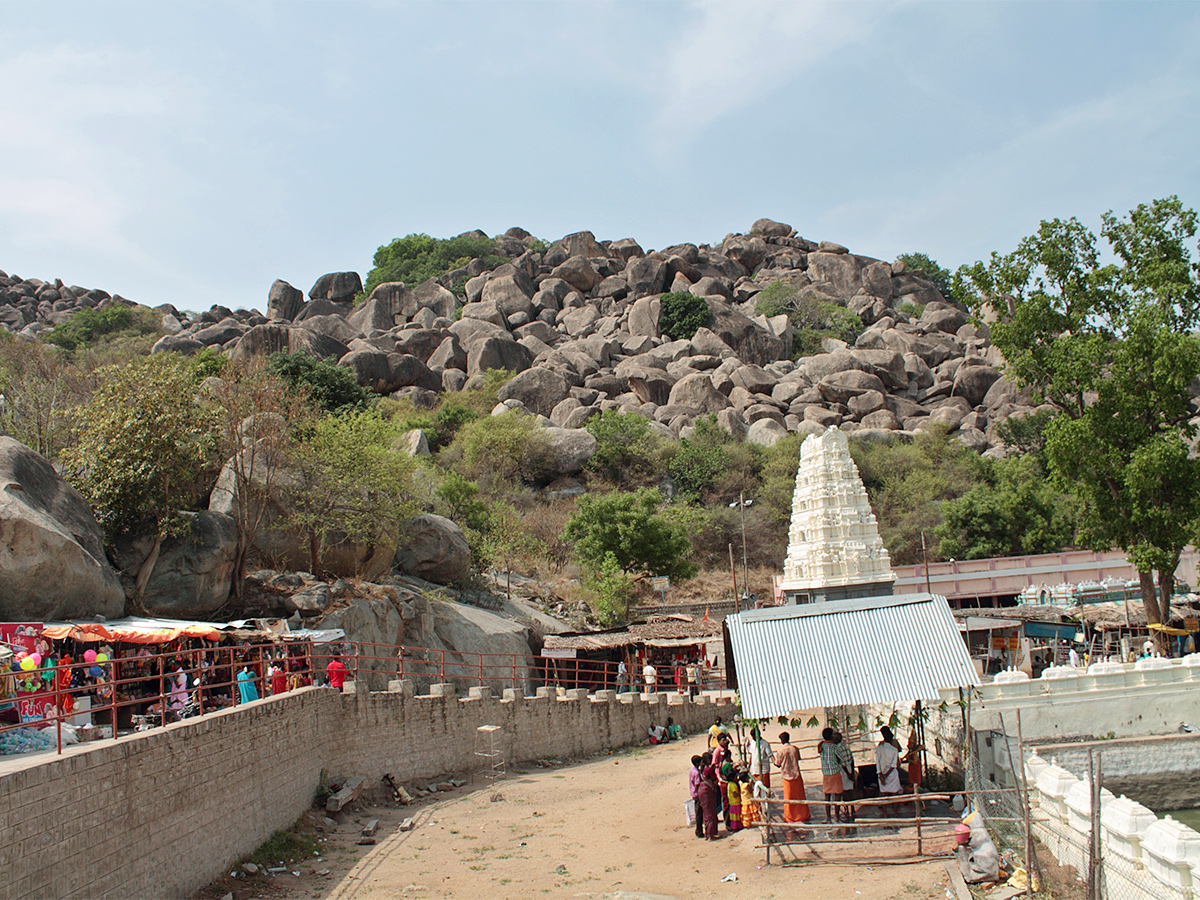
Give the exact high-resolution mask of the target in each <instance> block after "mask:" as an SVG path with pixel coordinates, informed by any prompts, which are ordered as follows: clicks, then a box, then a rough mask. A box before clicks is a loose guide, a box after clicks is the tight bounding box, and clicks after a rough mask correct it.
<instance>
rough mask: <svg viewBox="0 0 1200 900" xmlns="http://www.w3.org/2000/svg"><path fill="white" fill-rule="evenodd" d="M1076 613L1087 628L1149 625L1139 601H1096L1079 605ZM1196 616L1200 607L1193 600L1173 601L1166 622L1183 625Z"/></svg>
mask: <svg viewBox="0 0 1200 900" xmlns="http://www.w3.org/2000/svg"><path fill="white" fill-rule="evenodd" d="M1078 615H1079V617H1080V619H1081V620H1082V621H1083V622H1085V623H1086V624H1087V625H1088V627H1089V628H1092V629H1094V630H1096V631H1124V630H1135V631H1146V630H1148V627H1149V626H1148V625H1147V622H1146V610H1145V608H1144V607H1143V606H1142V604H1140V603H1129V604H1124V603H1097V604H1094V605H1091V606H1085V607H1080V609H1079V611H1078ZM1198 617H1200V608H1198V607H1197V602H1196V601H1195V600H1189V601H1188V602H1187V603H1173V604H1171V616H1170V619H1169V620H1168V621H1167V624H1168V625H1170V626H1173V627H1176V628H1178V627H1181V626H1182V625H1183V623H1184V620H1185V619H1195V618H1198Z"/></svg>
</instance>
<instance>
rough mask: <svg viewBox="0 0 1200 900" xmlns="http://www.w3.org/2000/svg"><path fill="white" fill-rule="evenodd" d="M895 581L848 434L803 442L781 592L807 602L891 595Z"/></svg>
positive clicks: (818, 436) (832, 429) (833, 433)
mask: <svg viewBox="0 0 1200 900" xmlns="http://www.w3.org/2000/svg"><path fill="white" fill-rule="evenodd" d="M895 580H896V576H895V573H893V572H892V566H891V560H890V559H889V557H888V552H887V549H886V548H885V547H884V546H883V540H882V539H881V538H880V537H879V526H878V525H877V523H876V521H875V514H874V513H873V512H871V504H870V503H869V502H868V501H867V491H866V489H865V488H864V487H863V483H862V478H861V476H860V475H859V474H858V467H857V466H855V465H854V460H853V459H851V458H850V448H849V445H848V444H847V443H846V435H845V434H843V433H842V432H841V431H839V430H838V429H837V428H836V427H830V428H828V429H826V430H825V431H824V432H823V433H821V434H814V435H810V436H809V437H807V438H805V439H804V443H803V444H801V445H800V467H799V469H798V470H797V472H796V492H795V494H794V496H793V499H792V521H791V525H790V527H789V528H788V553H787V559H786V560H784V563H783V581H782V582H781V583H780V589H781V590H782V591H783V593H784V595H785V596H790V597H795V598H796V599H797V600H798V601H800V602H810V601H811V600H813V599H816V598H817V597H818V596H827V597H828V598H829V599H834V597H835V596H837V595H838V594H839V593H840V594H846V595H848V596H867V595H869V594H871V593H889V594H890V593H891V585H892V582H893V581H895ZM830 589H835V590H834V591H832V592H831V591H830ZM836 589H843V590H842V591H840V592H839V591H836Z"/></svg>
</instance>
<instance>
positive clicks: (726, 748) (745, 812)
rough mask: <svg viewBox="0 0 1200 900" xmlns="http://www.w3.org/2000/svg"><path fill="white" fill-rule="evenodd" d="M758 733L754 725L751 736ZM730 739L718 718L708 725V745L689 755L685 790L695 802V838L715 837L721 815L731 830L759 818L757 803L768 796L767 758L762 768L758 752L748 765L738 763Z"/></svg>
mask: <svg viewBox="0 0 1200 900" xmlns="http://www.w3.org/2000/svg"><path fill="white" fill-rule="evenodd" d="M757 737H758V730H757V729H754V731H753V732H752V740H754V739H756V738H757ZM731 743H732V738H731V736H730V734H729V731H728V729H727V728H726V727H725V726H724V724H723V723H722V722H721V719H720V718H718V719H717V720H716V722H715V723H714V724H713V726H712V728H711V729H709V749H708V750H707V751H706V752H704V753H702V754H700V755H697V756H693V757H692V769H691V771H690V772H689V773H688V790H689V792H690V793H691V797H692V801H693V803H694V812H695V820H696V837H697V838H704V839H706V840H710V841H714V840H716V839H717V837H718V834H717V831H718V828H719V822H720V818H721V816H722V815H723V816H724V819H725V827H726V829H727V830H728V831H729V832H731V833H732V832H735V831H740V830H741V829H743V828H749V827H750V826H752V825H756V824H758V822H759V821H761V818H762V811H761V807H760V806H759V803H760V802H761V801H762V800H765V799H766V798H767V797H768V796H770V793H769V791H770V786H771V776H770V763H769V761H768V762H767V764H766V767H765V770H764V766H763V763H762V758H761V755H756V756H754V757H752V758H751V759H750V761H749V763H748V764H747V765H743V764H740V763H737V762H735V761H734V759H733V750H732V747H731ZM764 743H765V742H764ZM754 750H755V751H757V750H758V748H757V747H755V748H754ZM756 760H757V763H756ZM755 769H757V770H758V771H757V772H755V771H754V770H755Z"/></svg>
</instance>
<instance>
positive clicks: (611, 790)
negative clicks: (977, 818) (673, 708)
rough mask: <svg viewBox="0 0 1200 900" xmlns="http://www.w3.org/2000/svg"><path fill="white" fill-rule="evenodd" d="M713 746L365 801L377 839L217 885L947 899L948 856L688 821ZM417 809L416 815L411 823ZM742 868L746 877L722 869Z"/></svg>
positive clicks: (414, 892) (360, 815)
mask: <svg viewBox="0 0 1200 900" xmlns="http://www.w3.org/2000/svg"><path fill="white" fill-rule="evenodd" d="M704 745H705V741H704V738H703V737H702V736H696V737H692V738H689V739H686V740H684V741H682V742H680V743H672V744H669V745H667V746H664V747H647V748H639V749H633V750H630V751H626V752H623V753H615V754H613V755H611V756H606V757H601V758H598V759H594V760H590V761H588V762H584V763H580V764H576V765H570V766H563V767H557V768H549V769H538V768H533V769H531V770H529V771H524V770H522V771H519V772H510V773H509V777H508V779H507V780H505V781H503V782H500V783H498V784H497V785H496V786H495V787H491V786H488V785H487V784H485V783H479V782H478V781H477V782H476V783H475V784H473V785H469V786H468V787H466V788H463V789H461V790H460V791H458V792H456V793H454V794H451V795H448V796H447V795H440V796H439V798H438V799H437V800H436V801H433V800H430V801H428V802H426V803H424V804H423V805H418V806H415V807H414V806H409V807H405V808H400V809H397V808H392V807H390V806H382V805H380V806H376V807H374V808H369V809H366V808H364V809H362V810H359V811H358V812H357V813H356V814H355V815H354V817H353V819H356V820H358V822H362V821H365V820H366V819H368V818H378V819H379V821H380V830H379V836H378V843H377V844H375V845H374V846H368V847H359V846H356V845H355V843H354V841H355V838H357V836H358V830H359V828H360V827H361V826H360V825H359V824H356V822H355V821H354V820H352V819H351V818H346V819H345V821H344V822H343V824H342V825H341V826H340V827H339V828H338V833H337V834H336V835H334V836H332V837H327V838H326V840H325V841H324V842H323V843H322V844H321V848H322V859H320V860H307V861H305V862H304V863H303V864H299V865H289V866H288V870H289V871H288V872H285V873H280V874H278V875H276V876H273V877H272V879H271V882H272V883H271V884H270V885H266V884H261V883H259V884H257V885H255V886H254V889H252V890H238V889H237V885H236V884H234V885H232V886H224V887H223V888H222V886H219V885H214V886H213V887H212V888H210V890H213V889H216V890H222V892H223V891H224V890H230V889H231V887H232V888H233V893H234V896H235V898H236V900H242V898H243V897H250V896H257V897H263V896H272V897H279V898H294V900H299V898H329V900H351V898H352V900H382V898H389V900H390V898H396V897H402V898H414V900H418V898H444V897H455V898H479V897H487V898H514V900H516V898H528V897H534V896H549V897H589V898H591V897H595V898H599V897H605V896H609V895H613V894H615V893H617V892H623V893H624V895H625V896H630V895H635V896H636V895H638V894H642V895H645V894H650V895H661V896H663V897H686V898H706V897H720V898H743V897H744V898H754V900H764V898H771V897H776V898H793V897H812V898H825V897H846V898H850V900H871V898H879V900H892V898H914V900H915V898H936V900H941V898H944V896H945V885H946V883H947V879H946V873H945V871H944V869H943V867H942V865H941V863H938V862H925V863H918V864H913V865H874V866H865V865H859V866H848V865H841V866H838V865H806V866H789V867H784V866H779V865H772V866H770V867H767V866H765V865H763V861H764V853H763V851H762V850H760V849H756V848H755V844H757V843H758V842H759V840H760V832H759V830H758V829H752V830H750V831H743V832H739V833H737V834H734V835H731V836H728V837H724V838H723V839H722V840H720V841H717V842H712V843H710V842H706V841H700V840H697V839H696V837H695V835H694V834H693V831H692V829H691V828H690V827H689V826H687V825H686V824H685V820H684V811H683V802H684V800H685V799H686V798H687V771H688V768H689V767H690V759H691V756H692V754H694V753H699V752H701V751H702V749H703V747H704ZM406 816H412V817H413V818H414V822H415V827H414V829H413V830H412V831H410V832H401V831H399V830H398V825H399V822H400V820H401V819H402V818H404V817H406ZM722 830H723V829H722ZM293 870H294V871H299V872H301V875H300V876H298V877H297V876H293V875H292V874H291V872H292V871H293ZM326 870H328V874H323V875H318V874H315V873H317V872H324V871H326ZM730 873H736V875H737V881H736V883H734V882H723V881H722V878H724V877H725V876H727V875H729V874H730ZM257 880H258V881H260V882H261V879H257ZM243 887H244V888H251V885H249V884H245V883H243ZM216 896H221V894H217V895H216Z"/></svg>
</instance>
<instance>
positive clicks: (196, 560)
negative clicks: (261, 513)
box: [113, 510, 237, 619]
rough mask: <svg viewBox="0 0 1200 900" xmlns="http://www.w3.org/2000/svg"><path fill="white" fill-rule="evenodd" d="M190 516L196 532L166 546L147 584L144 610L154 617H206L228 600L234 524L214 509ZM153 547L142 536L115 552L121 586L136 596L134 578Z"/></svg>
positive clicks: (125, 543)
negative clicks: (120, 575)
mask: <svg viewBox="0 0 1200 900" xmlns="http://www.w3.org/2000/svg"><path fill="white" fill-rule="evenodd" d="M186 515H187V516H188V518H189V519H191V521H192V527H191V531H190V532H189V533H188V534H187V535H185V536H184V537H181V538H173V539H170V540H166V541H164V542H163V545H162V547H161V548H160V550H159V554H158V560H157V561H156V562H155V564H154V569H153V570H152V572H151V574H150V579H149V581H147V582H146V591H145V594H144V596H143V597H142V606H143V607H144V609H145V610H146V612H148V613H150V614H151V615H155V616H168V617H170V618H174V619H201V618H204V617H206V616H209V615H211V614H212V613H214V612H216V611H217V610H218V609H220V608H221V607H222V606H223V605H224V604H225V601H226V600H227V599H228V598H229V588H230V584H231V576H232V575H233V560H234V554H235V553H236V552H237V526H236V524H235V522H234V520H233V519H232V518H230V517H229V516H227V515H224V514H222V513H218V512H212V511H211V510H204V511H203V512H198V513H187V514H186ZM153 545H154V540H153V539H152V538H149V537H142V538H139V539H137V540H136V541H125V542H123V543H121V544H119V545H118V546H117V547H116V548H115V549H114V551H113V557H114V560H115V561H116V564H117V565H118V566H120V569H121V573H122V575H123V576H124V577H123V578H122V579H121V581H122V584H123V585H124V587H125V590H126V593H127V594H128V595H129V596H130V597H131V598H132V597H133V594H134V579H135V578H136V577H137V573H138V570H139V569H140V568H141V566H142V563H143V562H144V561H145V560H146V558H147V557H148V556H149V554H150V551H151V548H152V547H153Z"/></svg>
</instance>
